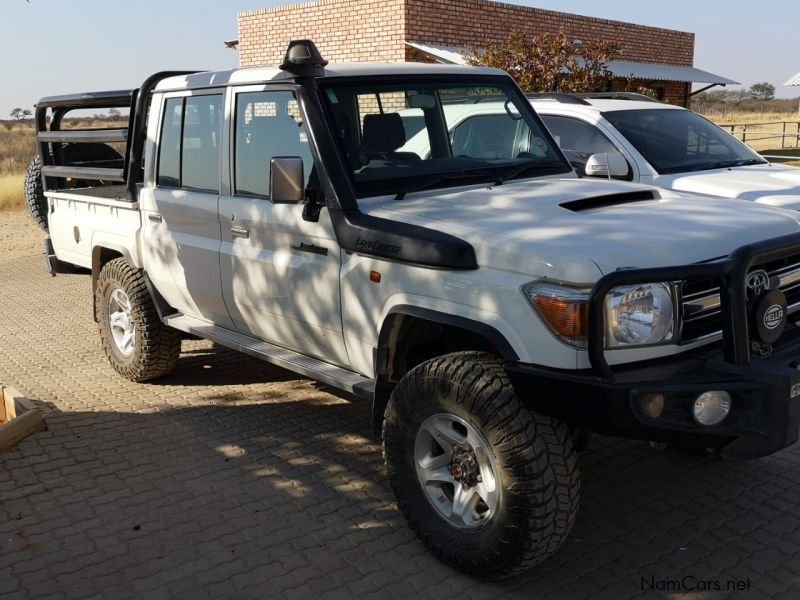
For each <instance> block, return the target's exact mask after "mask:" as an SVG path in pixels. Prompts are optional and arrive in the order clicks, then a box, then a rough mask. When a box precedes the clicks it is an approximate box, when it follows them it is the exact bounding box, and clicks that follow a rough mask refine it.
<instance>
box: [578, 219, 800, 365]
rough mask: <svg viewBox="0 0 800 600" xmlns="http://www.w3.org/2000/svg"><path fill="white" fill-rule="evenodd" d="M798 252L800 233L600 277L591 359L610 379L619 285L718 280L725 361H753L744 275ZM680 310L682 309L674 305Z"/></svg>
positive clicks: (592, 312)
mask: <svg viewBox="0 0 800 600" xmlns="http://www.w3.org/2000/svg"><path fill="white" fill-rule="evenodd" d="M793 255H800V233H792V234H789V235H785V236H781V237H778V238H773V239H770V240H765V241H761V242H755V243H752V244H748V245H746V246H742V247H740V248H738V249H736V250H735V251H734V252H733V253H731V254H730V255H729V256H728V257H727V258H725V259H722V260H719V261H714V262H710V263H703V264H693V265H683V266H678V267H656V268H651V269H626V270H621V271H615V272H613V273H609V274H608V275H605V276H604V277H602V278H601V279H600V280H599V281H598V282H597V283H596V284H595V285H594V287H593V288H592V292H591V294H590V296H589V340H588V342H589V343H588V346H589V347H588V351H589V360H590V362H591V365H592V369H593V370H594V371H595V373H596V374H597V375H598V376H599V377H601V378H602V379H606V380H613V378H614V374H613V372H612V370H611V367H610V366H609V364H608V362H607V361H606V357H605V328H606V323H605V310H604V304H605V298H606V295H607V294H608V293H609V292H610V291H611V290H612V289H613V288H615V287H619V286H625V285H635V284H645V283H660V282H675V281H691V280H703V279H719V280H720V282H721V284H720V300H721V310H722V323H723V324H722V349H723V354H724V358H725V361H726V362H729V363H731V364H734V365H737V366H746V365H749V364H750V359H751V356H750V325H749V319H748V306H747V294H746V279H747V276H748V273H749V272H750V270H751V269H752V268H753V267H754V266H758V265H762V264H764V263H767V262H772V261H775V260H781V259H783V258H787V257H789V256H793ZM676 308H677V309H680V307H676Z"/></svg>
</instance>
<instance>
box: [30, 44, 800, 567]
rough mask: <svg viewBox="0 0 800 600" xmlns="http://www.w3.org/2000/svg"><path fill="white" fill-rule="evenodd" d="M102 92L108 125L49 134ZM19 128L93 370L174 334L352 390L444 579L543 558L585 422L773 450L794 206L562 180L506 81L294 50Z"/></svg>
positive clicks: (166, 76)
mask: <svg viewBox="0 0 800 600" xmlns="http://www.w3.org/2000/svg"><path fill="white" fill-rule="evenodd" d="M483 98H491V99H492V100H491V101H492V102H493V103H496V104H497V105H498V106H500V107H502V112H501V113H499V114H498V115H496V116H495V126H496V127H497V128H498V131H499V130H500V128H501V126H505V125H508V124H513V131H514V143H513V149H512V150H511V151H509V152H497V151H496V149H493V148H492V147H491V144H488V145H485V144H479V143H471V140H470V139H467V138H466V137H465V138H464V139H461V138H459V139H458V140H456V142H457V143H454V139H453V137H452V135H451V133H450V132H451V130H452V127H451V126H450V124H449V123H448V122H447V119H448V114H455V112H457V111H454V110H452V109H451V108H449V107H452V106H455V105H459V104H465V103H470V102H477V101H480V100H481V99H483ZM109 107H117V108H127V109H128V110H129V118H128V125H127V127H120V128H111V129H108V128H107V129H92V130H87V129H75V128H74V127H69V126H68V125H69V124H70V123H73V124H74V122H73V121H70V120H69V118H68V115H69V113H70V111H73V110H78V109H86V108H89V109H93V110H103V109H105V108H109ZM408 111H413V115H416V117H418V118H416V119H408V118H404V116H405V117H408V116H409V112H408ZM413 115H412V116H413ZM36 120H37V128H38V141H39V145H40V157H41V158H40V160H39V161H37V162H36V163H35V164H34V165H33V167H32V172H34V173H36V174H37V175H36V177H34V178H32V179H30V180H29V192H30V193H31V194H32V195H33V196H34V200H35V201H36V202H39V203H40V204H37V206H39V207H40V209H39V213H40V214H41V215H43V216H44V219H43V221H44V222H43V225H44V226H45V227H46V228H47V231H48V233H47V236H46V239H45V258H46V263H47V266H48V269H49V270H50V271H51V272H52V273H65V272H74V271H76V270H79V271H84V272H88V273H91V282H92V289H93V292H94V298H93V302H94V317H95V320H96V321H97V323H98V327H99V335H100V340H101V342H102V349H103V351H104V352H105V355H106V356H107V357H108V361H109V363H110V364H111V366H112V367H113V368H114V369H115V370H116V371H117V373H119V375H121V376H122V377H125V378H127V379H130V380H133V381H146V380H152V379H155V378H158V377H161V376H163V375H166V374H167V373H170V372H171V371H173V369H175V368H176V367H177V366H178V365H179V362H180V361H179V356H180V352H181V340H182V339H183V338H184V337H186V335H187V334H189V335H192V336H198V337H200V338H205V339H208V340H212V341H213V342H214V343H216V344H221V345H223V346H228V347H231V348H234V349H236V350H239V351H241V352H244V353H247V354H250V355H253V356H256V357H259V358H261V359H263V360H265V361H268V362H271V363H274V364H276V365H280V366H281V367H285V368H286V369H289V370H291V371H294V372H296V373H299V374H301V375H303V376H307V377H310V378H313V379H315V380H318V381H320V382H322V383H324V384H327V385H328V386H331V387H332V388H336V389H337V390H341V391H342V392H344V393H348V394H352V398H353V401H360V400H359V399H365V400H367V401H369V402H371V403H372V407H373V410H372V414H373V421H374V426H375V429H376V432H380V434H381V435H382V440H383V451H384V455H385V461H386V467H387V471H388V477H389V480H390V482H391V487H392V489H393V491H394V493H395V495H396V497H397V502H398V505H399V507H400V510H401V511H402V512H403V514H404V515H405V517H406V519H407V521H408V524H409V526H410V527H411V528H412V529H413V530H414V531H415V532H416V533H417V535H418V536H419V538H420V539H421V541H422V543H423V544H425V546H427V547H428V548H429V549H430V550H431V551H432V552H433V553H435V554H436V556H438V557H439V558H440V559H441V560H443V561H445V562H446V563H448V564H451V565H453V566H455V567H457V568H458V569H461V570H463V571H465V572H468V573H471V574H473V575H477V576H480V577H485V578H498V577H507V576H510V575H513V574H515V573H518V572H520V571H521V570H523V569H527V568H530V567H532V566H533V565H536V564H537V563H539V562H541V561H542V560H544V559H545V558H547V557H549V556H550V555H552V554H553V553H555V552H556V550H557V549H558V548H559V547H560V546H561V544H562V543H563V542H564V540H565V539H566V538H567V536H568V535H569V532H570V529H571V527H572V525H573V522H574V521H575V516H576V513H577V511H578V503H579V495H580V479H579V471H578V464H577V462H576V449H577V448H578V447H579V446H580V445H581V443H582V441H583V440H585V439H586V435H585V434H586V432H597V433H600V434H608V435H614V436H621V437H627V438H635V439H640V440H649V441H655V442H660V443H675V444H681V445H687V446H692V447H697V448H702V449H708V448H713V449H716V451H718V452H719V453H721V454H722V455H723V456H729V457H733V458H751V457H760V456H764V455H767V454H770V453H774V452H776V451H778V450H780V449H782V448H784V447H786V446H788V445H791V444H793V443H795V441H796V440H797V437H798V430H800V407H799V405H798V396H800V373H799V372H798V369H797V367H798V360H799V359H800V330H798V328H797V326H796V325H795V320H797V318H798V314H797V312H796V311H797V309H798V307H800V223H798V219H799V218H800V215H798V213H795V212H790V211H785V210H782V209H779V208H773V207H768V206H762V205H758V204H755V203H752V202H744V201H736V200H728V199H715V198H710V197H699V196H698V197H696V196H689V195H682V194H679V193H676V192H673V191H670V190H665V189H659V188H656V187H652V186H646V185H637V184H632V183H627V182H619V181H610V180H609V181H604V180H598V179H589V178H586V179H580V178H578V177H577V175H576V174H575V172H574V171H573V169H572V168H571V166H570V164H569V162H568V160H567V159H566V158H565V156H564V154H563V153H562V151H561V150H560V149H559V148H558V145H557V144H556V142H555V140H554V139H553V137H552V136H551V134H550V133H549V132H548V130H547V129H546V128H545V126H544V125H543V123H542V121H541V120H540V119H539V117H538V116H537V114H536V113H535V111H534V109H533V108H532V107H531V104H530V102H529V100H528V99H527V98H526V97H525V95H524V94H523V93H522V92H521V91H520V89H519V88H518V87H517V86H516V85H515V83H514V81H513V80H512V79H511V77H509V76H508V75H507V74H506V73H504V72H502V71H498V70H494V69H485V68H472V67H461V66H446V65H423V64H339V65H328V64H327V62H326V61H325V60H323V58H322V57H321V56H320V54H319V52H318V50H317V49H316V47H315V46H314V44H313V43H312V42H310V41H307V40H301V41H296V42H293V43H292V44H290V46H289V49H288V50H287V53H286V58H285V60H284V62H283V64H282V65H280V67H277V68H255V69H237V70H231V71H222V72H213V73H212V72H197V73H181V72H177V73H176V72H173V73H161V74H157V75H154V76H152V77H151V78H149V79H148V80H147V81H145V82H144V84H143V85H142V86H141V87H139V88H136V89H133V90H126V91H117V92H101V93H85V94H76V95H70V96H56V97H50V98H44V99H42V100H41V102H40V103H39V104H38V106H37V110H36ZM420 132H424V134H423V135H424V136H425V138H426V144H425V146H426V150H425V152H424V153H417V152H414V151H412V150H410V149H408V147H407V142H408V140H410V139H411V138H412V137H415V136H417V135H418V134H419V133H420ZM466 133H469V132H465V134H466ZM423 154H424V155H423ZM42 201H43V204H41V202H42ZM178 368H179V367H178Z"/></svg>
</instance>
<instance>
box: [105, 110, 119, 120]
mask: <svg viewBox="0 0 800 600" xmlns="http://www.w3.org/2000/svg"><path fill="white" fill-rule="evenodd" d="M121 116H122V113H121V112H120V111H119V109H118V108H109V109H108V118H109V119H112V120H115V119H119V118H120V117H121Z"/></svg>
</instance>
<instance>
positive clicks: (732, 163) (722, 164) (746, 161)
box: [681, 158, 767, 173]
mask: <svg viewBox="0 0 800 600" xmlns="http://www.w3.org/2000/svg"><path fill="white" fill-rule="evenodd" d="M766 162H767V161H765V160H764V161H761V160H758V159H757V158H743V159H741V160H728V161H719V162H715V163H701V164H699V165H691V166H689V167H686V168H684V169H681V170H682V171H683V172H685V173H690V172H693V171H712V170H714V169H730V168H732V167H746V166H748V165H761V164H764V163H766Z"/></svg>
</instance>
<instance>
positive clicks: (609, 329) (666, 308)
mask: <svg viewBox="0 0 800 600" xmlns="http://www.w3.org/2000/svg"><path fill="white" fill-rule="evenodd" d="M605 313H606V314H605V321H606V347H608V348H614V347H620V346H646V345H651V344H666V343H669V342H671V341H672V338H673V335H674V329H675V328H674V309H673V300H672V288H671V286H669V285H668V284H666V283H647V284H642V285H632V286H624V287H618V288H613V289H612V290H611V291H610V292H609V293H608V295H607V296H606V303H605Z"/></svg>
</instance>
